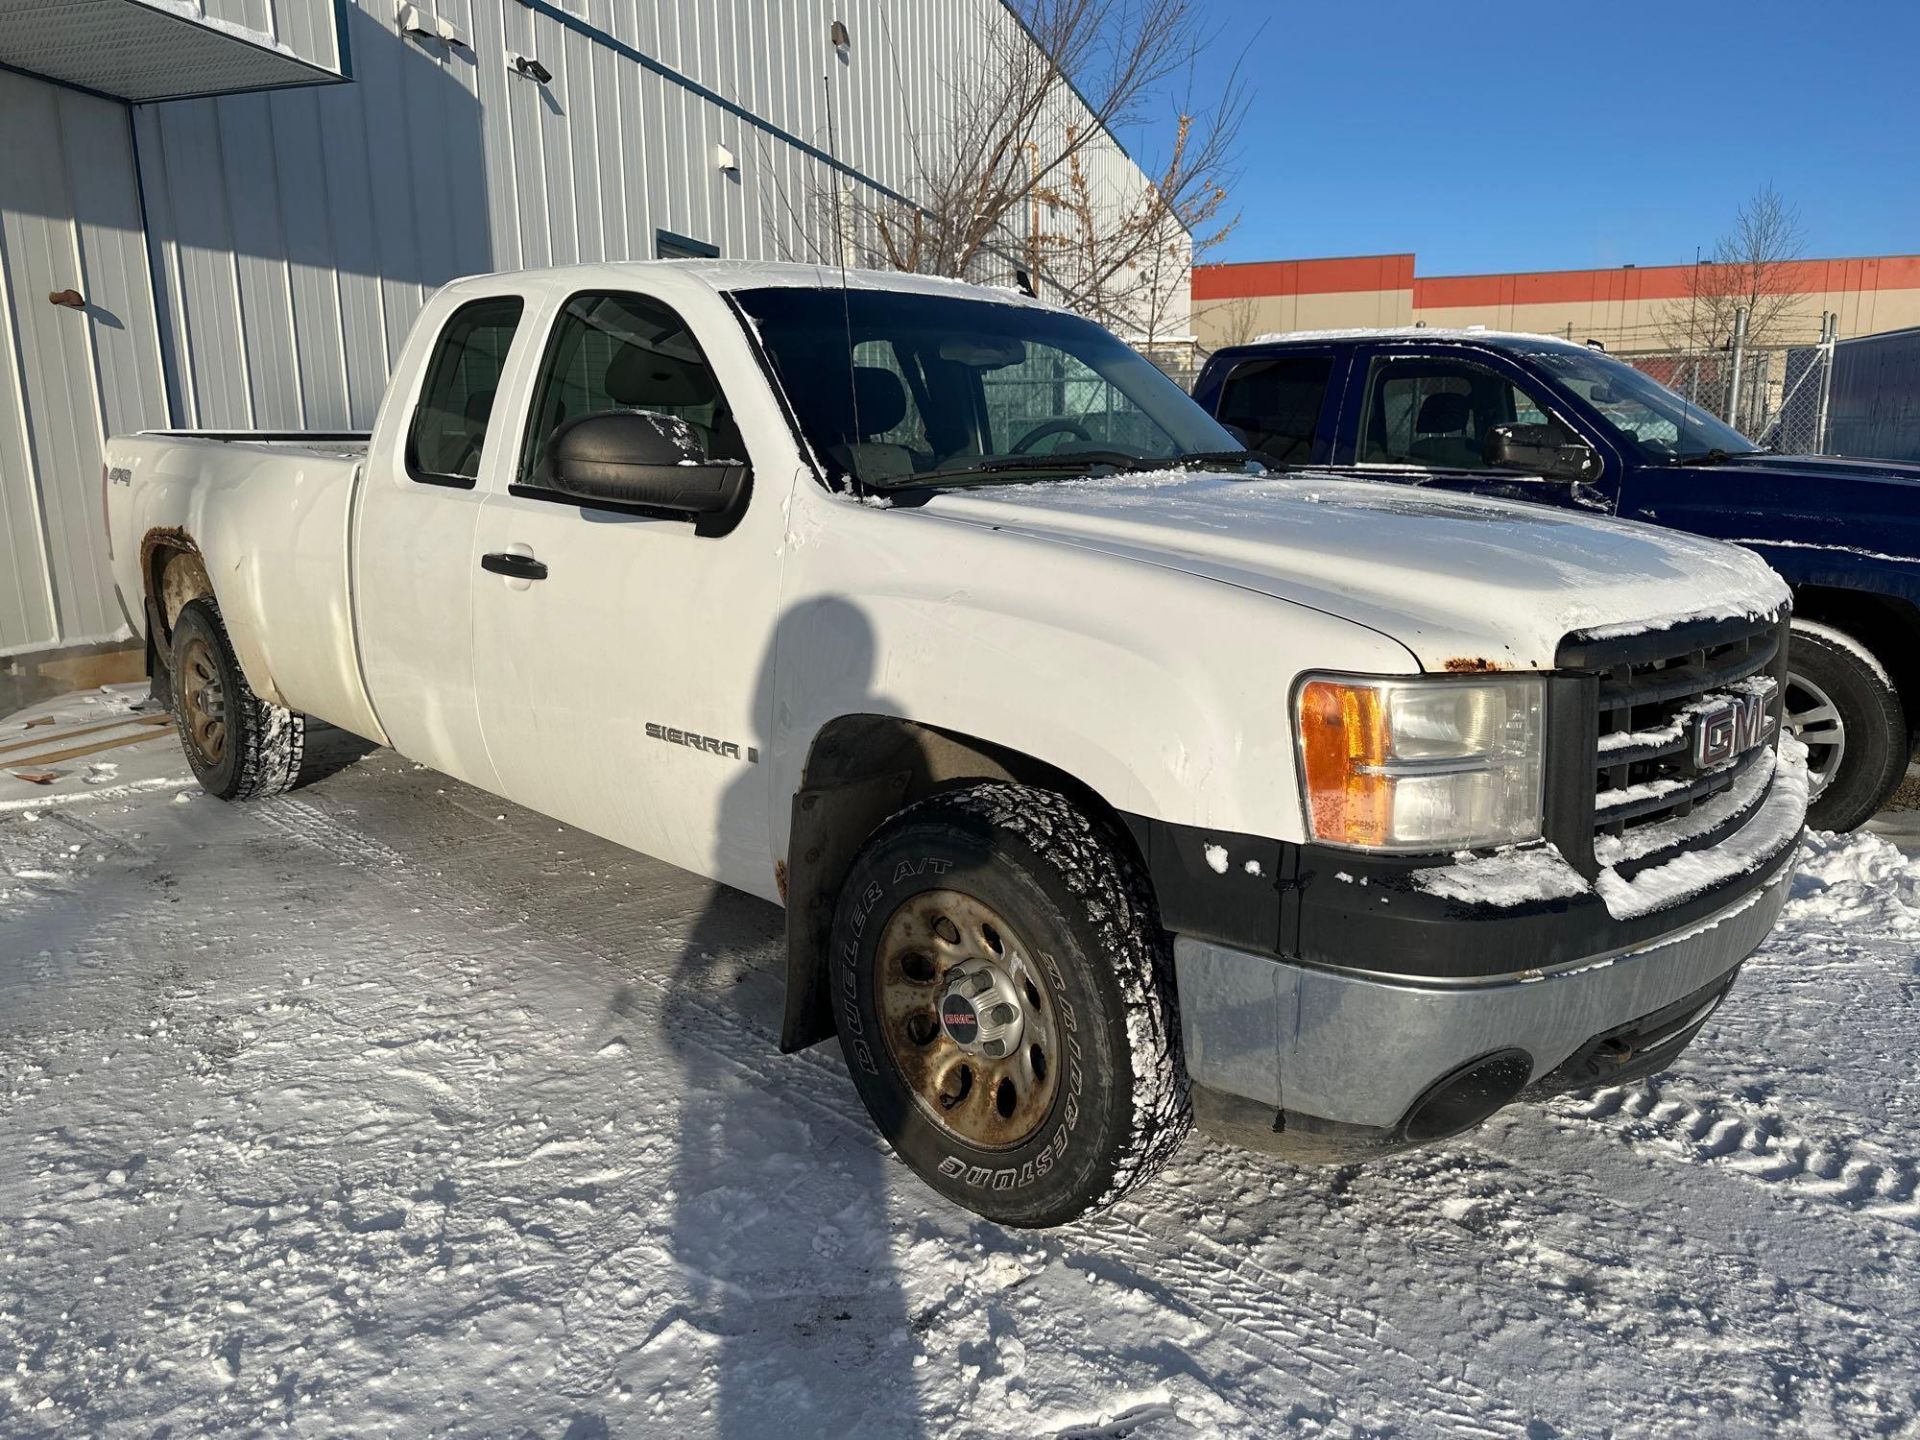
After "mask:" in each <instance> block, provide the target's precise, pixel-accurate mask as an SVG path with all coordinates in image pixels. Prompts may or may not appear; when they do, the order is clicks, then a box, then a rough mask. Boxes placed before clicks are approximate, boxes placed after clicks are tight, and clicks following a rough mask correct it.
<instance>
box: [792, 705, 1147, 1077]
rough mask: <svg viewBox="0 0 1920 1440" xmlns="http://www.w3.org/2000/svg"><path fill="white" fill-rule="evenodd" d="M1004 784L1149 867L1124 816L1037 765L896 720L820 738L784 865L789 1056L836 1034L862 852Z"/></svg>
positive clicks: (857, 719) (979, 742) (797, 802)
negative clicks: (915, 818) (846, 895)
mask: <svg viewBox="0 0 1920 1440" xmlns="http://www.w3.org/2000/svg"><path fill="white" fill-rule="evenodd" d="M994 780H998V781H1004V782H1010V783H1013V784H1019V785H1032V786H1036V787H1039V788H1042V789H1046V790H1052V791H1055V792H1057V793H1059V794H1062V795H1065V796H1066V797H1067V798H1068V799H1070V800H1072V801H1073V802H1074V803H1075V804H1076V805H1078V806H1080V807H1081V808H1082V809H1083V810H1084V811H1085V812H1086V813H1087V814H1088V815H1089V816H1090V817H1092V818H1093V820H1094V822H1095V823H1096V824H1098V825H1101V826H1102V827H1103V828H1105V829H1107V830H1108V831H1109V832H1111V834H1112V837H1113V838H1114V840H1115V841H1116V843H1118V844H1120V845H1122V846H1124V847H1126V849H1127V850H1128V852H1129V853H1131V854H1132V855H1133V856H1134V858H1135V859H1136V860H1138V859H1141V854H1140V849H1139V845H1138V843H1137V841H1136V839H1135V836H1134V834H1133V832H1132V830H1131V828H1130V825H1129V823H1128V821H1127V819H1126V817H1125V816H1124V815H1123V814H1122V812H1120V811H1119V810H1117V809H1116V808H1115V807H1114V806H1113V805H1112V804H1110V803H1109V802H1108V801H1107V800H1106V799H1105V798H1104V797H1103V796H1101V795H1099V794H1098V793H1097V792H1095V791H1094V790H1093V789H1092V788H1091V787H1089V786H1087V785H1086V784H1084V783H1083V782H1081V781H1080V780H1078V779H1076V778H1075V777H1074V776H1072V775H1070V774H1068V773H1067V772H1066V771H1064V770H1062V769H1060V768H1059V767H1057V766H1055V765H1052V764H1049V763H1048V762H1046V761H1044V760H1041V759H1038V758H1037V757H1035V756H1032V755H1028V754H1025V753H1023V752H1021V751H1018V750H1013V749H1010V748H1008V747H1006V746H1004V745H1000V744H997V743H995V742H993V741H989V740H983V739H981V738H979V737H977V736H973V735H966V734H962V733H960V732H958V731H953V730H947V729H942V728H939V727H937V726H932V725H924V724H921V723H919V722H917V721H913V720H904V719H901V718H899V717H898V716H893V715H841V716H839V717H837V718H835V719H834V720H832V721H829V722H828V723H827V724H826V725H825V726H823V727H822V728H821V729H820V730H819V731H818V732H817V733H816V734H815V736H814V739H813V743H812V744H811V745H810V746H809V747H808V751H807V763H806V769H805V771H804V772H803V776H802V780H801V784H800V787H799V789H797V790H796V791H795V792H794V795H793V814H792V823H791V828H790V830H789V832H788V838H787V855H786V858H785V859H783V860H781V861H779V862H777V864H776V866H775V873H776V876H777V878H778V883H779V886H780V891H781V896H782V898H783V899H784V900H785V901H786V907H787V967H786V969H787V975H786V1002H785V1011H784V1014H783V1016H782V1019H781V1026H780V1048H781V1050H782V1051H783V1052H792V1051H795V1050H800V1049H804V1048H805V1047H807V1046H809V1045H813V1044H816V1043H817V1042H819V1041H821V1040H826V1039H829V1038H831V1037H832V1036H833V1034H834V1022H833V1010H832V1002H831V996H830V994H829V986H828V964H827V959H828V946H829V944H830V941H831V936H832V930H833V916H834V911H835V909H836V908H837V906H838V904H839V900H840V889H841V886H842V884H843V883H844V882H845V880H846V877H847V873H848V871H849V870H850V869H851V868H852V865H853V860H854V857H855V855H857V854H858V853H859V850H860V847H861V846H862V845H864V844H865V843H866V841H867V838H868V837H869V836H871V835H872V834H873V832H874V831H875V830H877V829H879V828H880V826H881V825H883V824H884V823H886V821H887V819H888V818H889V817H890V816H892V815H894V814H896V813H898V812H899V811H900V810H902V809H904V808H905V807H906V806H908V805H911V804H913V803H914V802H915V801H918V800H923V799H925V798H926V797H927V796H929V795H933V794H937V793H939V792H940V791H942V790H948V789H953V788H957V787H959V786H963V785H969V784H978V783H980V782H982V781H994Z"/></svg>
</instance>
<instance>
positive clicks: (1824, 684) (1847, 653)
mask: <svg viewBox="0 0 1920 1440" xmlns="http://www.w3.org/2000/svg"><path fill="white" fill-rule="evenodd" d="M1786 722H1787V730H1788V731H1789V733H1791V734H1793V735H1794V736H1796V737H1797V738H1798V739H1799V740H1800V742H1801V744H1803V745H1805V746H1806V747H1807V780H1808V784H1809V789H1810V794H1811V797H1812V804H1811V805H1810V806H1808V809H1807V823H1808V824H1809V825H1811V826H1813V827H1814V828H1815V829H1816V830H1852V829H1855V828H1857V827H1858V826H1861V825H1864V824H1866V822H1867V821H1868V820H1871V819H1872V818H1873V816H1874V814H1875V813H1876V812H1877V811H1878V810H1879V809H1880V807H1881V806H1882V805H1883V804H1885V803H1886V800H1887V797H1888V796H1889V795H1891V794H1892V793H1893V792H1894V789H1895V787H1897V786H1898V785H1899V784H1900V777H1901V776H1902V775H1903V774H1904V773H1905V771H1906V766H1907V718H1906V712H1905V711H1904V709H1903V708H1902V706H1901V704H1900V692H1899V691H1897V690H1896V689H1894V687H1893V682H1892V681H1891V680H1889V679H1888V678H1887V674H1886V671H1885V669H1884V668H1883V667H1882V666H1881V665H1880V664H1879V662H1878V661H1877V660H1875V659H1874V658H1873V656H1872V655H1871V654H1870V653H1869V652H1868V651H1867V649H1866V648H1865V647H1864V646H1862V645H1861V644H1860V643H1859V642H1858V641H1856V640H1854V639H1853V638H1852V637H1850V636H1847V635H1843V634H1842V633H1841V632H1839V631H1838V630H1832V629H1829V628H1828V627H1827V626H1824V625H1819V624H1815V623H1813V622H1810V621H1803V620H1795V621H1794V622H1793V638H1792V643H1791V644H1790V645H1789V646H1788V648H1787V694H1786Z"/></svg>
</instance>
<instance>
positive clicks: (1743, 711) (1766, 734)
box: [1693, 680, 1775, 770]
mask: <svg viewBox="0 0 1920 1440" xmlns="http://www.w3.org/2000/svg"><path fill="white" fill-rule="evenodd" d="M1774 689H1775V686H1774V683H1773V682H1772V681H1771V680H1769V681H1768V682H1767V684H1766V686H1765V687H1764V688H1760V687H1756V688H1754V689H1752V690H1748V691H1745V692H1743V693H1741V694H1739V695H1734V696H1731V697H1729V698H1728V699H1726V700H1723V701H1722V702H1721V703H1719V704H1718V705H1715V706H1713V707H1711V708H1710V709H1706V710H1701V711H1699V712H1697V713H1696V714H1695V715H1694V717H1693V765H1694V768H1695V769H1696V770H1712V769H1714V768H1715V767H1717V766H1720V765H1725V764H1726V763H1727V762H1728V761H1730V760H1732V759H1734V758H1735V757H1737V756H1740V755H1744V754H1746V753H1747V751H1749V750H1752V749H1754V748H1755V747H1757V746H1760V745H1764V744H1766V743H1767V741H1768V740H1769V739H1770V738H1771V737H1772V735H1773V724H1774V722H1773V692H1774Z"/></svg>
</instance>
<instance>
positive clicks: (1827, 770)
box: [1786, 672, 1847, 796]
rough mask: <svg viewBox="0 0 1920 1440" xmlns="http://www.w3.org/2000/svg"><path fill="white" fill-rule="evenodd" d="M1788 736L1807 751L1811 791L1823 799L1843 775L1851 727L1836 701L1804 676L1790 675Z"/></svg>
mask: <svg viewBox="0 0 1920 1440" xmlns="http://www.w3.org/2000/svg"><path fill="white" fill-rule="evenodd" d="M1786 712H1787V733H1788V734H1789V735H1792V736H1793V737H1794V739H1796V740H1798V741H1799V742H1800V743H1801V744H1802V745H1805V746H1806V747H1807V790H1808V793H1809V794H1810V795H1815V796H1817V795H1819V794H1820V792H1821V791H1823V790H1825V789H1826V788H1827V787H1828V786H1829V785H1831V784H1832V783H1833V780H1834V776H1836V775H1837V774H1839V772H1840V762H1841V760H1842V759H1843V758H1844V757H1845V756H1846V753H1847V726H1846V722H1845V721H1844V720H1842V719H1841V718H1840V707H1839V706H1837V705H1835V704H1834V703H1833V697H1832V696H1831V695H1829V694H1827V692H1826V691H1825V690H1823V689H1821V688H1820V687H1819V686H1818V685H1816V684H1814V683H1813V682H1812V681H1811V680H1809V679H1807V677H1806V676H1804V675H1795V674H1792V673H1791V672H1789V673H1788V675H1787V698H1786Z"/></svg>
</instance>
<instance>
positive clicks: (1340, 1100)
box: [1174, 835, 1798, 1161]
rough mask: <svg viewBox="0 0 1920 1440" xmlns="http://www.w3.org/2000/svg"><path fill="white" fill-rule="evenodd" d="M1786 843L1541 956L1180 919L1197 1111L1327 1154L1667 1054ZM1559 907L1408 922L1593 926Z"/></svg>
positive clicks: (1207, 1120)
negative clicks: (1593, 941) (1555, 956)
mask: <svg viewBox="0 0 1920 1440" xmlns="http://www.w3.org/2000/svg"><path fill="white" fill-rule="evenodd" d="M1797 845H1798V840H1797V835H1796V838H1795V839H1793V840H1791V841H1789V842H1788V843H1786V844H1785V845H1783V846H1781V847H1780V849H1779V850H1778V851H1776V852H1775V853H1774V854H1773V855H1771V856H1770V857H1768V858H1767V860H1766V861H1765V862H1764V863H1763V864H1761V865H1760V866H1758V867H1756V868H1755V869H1754V870H1752V871H1750V872H1749V873H1747V874H1746V875H1743V876H1741V877H1740V878H1739V879H1738V880H1736V881H1731V882H1728V883H1727V884H1725V885H1722V886H1720V887H1718V888H1717V890H1716V891H1715V892H1714V893H1711V894H1708V895H1702V896H1699V897H1696V899H1695V901H1694V902H1693V903H1691V904H1688V905H1685V906H1683V907H1676V908H1677V910H1678V911H1679V912H1680V913H1669V914H1668V915H1666V916H1665V917H1647V919H1649V920H1653V921H1654V923H1655V924H1656V925H1657V924H1658V923H1659V918H1664V919H1665V921H1666V926H1665V928H1664V933H1659V934H1654V935H1648V934H1647V933H1646V927H1645V925H1644V924H1642V925H1637V926H1632V927H1621V926H1615V927H1613V929H1612V934H1613V935H1614V936H1616V937H1619V936H1620V935H1621V931H1622V930H1623V929H1624V930H1626V931H1627V937H1626V938H1627V943H1624V944H1620V945H1618V946H1617V947H1616V948H1611V949H1605V948H1602V949H1598V950H1597V951H1595V953H1590V954H1584V955H1578V956H1576V957H1575V958H1571V959H1562V960H1559V961H1557V962H1555V963H1552V964H1550V965H1546V966H1541V967H1539V968H1524V969H1523V968H1516V967H1513V966H1511V965H1509V966H1508V967H1507V968H1505V969H1504V970H1502V971H1500V972H1498V973H1477V974H1471V975H1464V974H1459V973H1436V972H1446V971H1458V970H1459V969H1460V968H1462V967H1460V966H1458V965H1433V964H1429V965H1425V966H1423V967H1422V968H1423V973H1420V974H1408V973H1392V971H1391V969H1390V968H1388V967H1390V966H1391V964H1392V960H1391V957H1390V956H1388V957H1383V956H1381V955H1380V954H1378V953H1377V952H1369V953H1365V954H1364V955H1354V956H1353V957H1352V962H1351V963H1350V964H1338V963H1334V964H1330V963H1327V960H1326V958H1325V957H1324V954H1323V955H1322V956H1319V957H1316V958H1315V959H1311V960H1307V959H1300V958H1295V957H1276V956H1275V955H1272V954H1260V953H1256V952H1253V951H1249V950H1246V949H1241V948H1236V947H1234V946H1231V945H1227V944H1223V943H1220V942H1219V941H1215V940H1208V939H1204V938H1200V937H1197V936H1193V935H1187V934H1182V935H1179V936H1178V937H1177V938H1176V940H1175V944H1174V959H1175V966H1176V970H1177V977H1178V986H1179V995H1180V1012H1181V1023H1182V1029H1183V1031H1184V1035H1185V1042H1184V1043H1185V1051H1186V1060H1187V1071H1188V1075H1189V1078H1190V1080H1191V1082H1192V1085H1193V1093H1194V1112H1195V1117H1196V1119H1197V1120H1198V1122H1199V1123H1200V1125H1201V1128H1203V1129H1205V1130H1208V1131H1209V1132H1211V1133H1214V1134H1216V1135H1219V1136H1220V1137H1221V1138H1224V1139H1228V1140H1231V1141H1233V1142H1235V1143H1238V1144H1241V1145H1246V1146H1251V1147H1253V1148H1256V1149H1261V1150H1266V1151H1269V1152H1272V1153H1277V1154H1282V1155H1285V1156H1287V1157H1288V1158H1291V1159H1297V1160H1306V1161H1338V1160H1347V1159H1353V1158H1357V1157H1361V1156H1365V1155H1368V1154H1380V1153H1384V1152H1388V1151H1392V1150H1397V1149H1403V1148H1406V1147H1407V1146H1410V1145H1416V1144H1421V1143H1425V1142H1428V1141H1432V1140H1437V1139H1440V1138H1442V1137H1443V1136H1445V1135H1449V1134H1454V1133H1457V1132H1459V1131H1461V1130H1465V1129H1469V1128H1471V1127H1472V1126H1473V1125H1476V1124H1478V1123H1480V1121H1482V1120H1484V1119H1485V1118H1486V1117H1487V1116H1488V1115H1490V1114H1492V1113H1493V1111H1495V1110H1497V1109H1499V1108H1500V1107H1501V1106H1502V1105H1504V1104H1506V1103H1508V1102H1509V1101H1511V1100H1513V1099H1515V1098H1518V1097H1519V1096H1521V1095H1522V1094H1523V1093H1526V1092H1531V1093H1535V1094H1538V1093H1545V1092H1551V1091H1554V1090H1565V1089H1573V1088H1578V1087H1581V1086H1585V1085H1599V1084H1609V1083H1619V1082H1623V1081H1626V1080H1630V1079H1633V1078H1637V1077H1639V1076H1642V1075H1646V1074H1650V1073H1653V1072H1654V1071H1655V1070H1658V1069H1664V1068H1665V1067H1666V1065H1667V1064H1669V1063H1670V1062H1671V1061H1672V1059H1673V1058H1674V1056H1676V1055H1677V1054H1679V1052H1680V1051H1681V1050H1682V1049H1684V1048H1685V1046H1686V1045H1687V1043H1688V1042H1689V1041H1690V1040H1691V1039H1692V1038H1693V1036H1694V1034H1695V1032H1696V1031H1697V1030H1698V1029H1699V1027H1700V1025H1701V1024H1702V1023H1703V1022H1704V1021H1705V1020H1706V1018H1707V1016H1708V1015H1710V1014H1711V1013H1712V1012H1713V1010H1714V1008H1715V1007H1716V1006H1717V1005H1718V1004H1719V1002H1720V1000H1721V999H1722V998H1723V997H1724V996H1725V995H1726V993H1727V991H1728V990H1729V989H1730V988H1731V986H1732V984H1733V981H1734V977H1735V975H1736V973H1737V972H1738V970H1739V967H1740V964H1741V962H1742V961H1744V960H1745V959H1746V958H1747V956H1748V955H1750V954H1751V953H1752V952H1753V951H1754V950H1755V949H1756V948H1757V947H1758V946H1759V945H1760V944H1761V942H1762V941H1764V940H1765V939H1766V937H1767V934H1768V932H1769V931H1770V930H1771V929H1772V928H1773V925H1774V922H1775V920H1776V919H1777V918H1778V917H1779V914H1780V909H1781V907H1782V905H1784V904H1785V902H1786V898H1787V893H1788V890H1789V888H1790V886H1789V884H1788V881H1789V878H1790V876H1791V875H1792V871H1793V866H1792V860H1793V856H1794V854H1795V851H1796V849H1797ZM1379 893H1380V892H1378V891H1374V892H1373V894H1374V895H1375V896H1378V895H1379ZM1389 893H1390V896H1391V897H1392V899H1401V898H1411V896H1410V895H1408V894H1407V893H1406V892H1389ZM1376 903H1378V902H1377V901H1376ZM1391 903H1392V901H1391V899H1390V900H1389V902H1388V907H1387V908H1390V907H1391ZM1595 903H1597V902H1595ZM1557 914H1558V917H1559V920H1560V924H1559V925H1558V926H1555V925H1553V924H1552V923H1551V919H1550V917H1549V916H1547V915H1534V916H1531V917H1522V916H1518V915H1513V914H1511V913H1509V912H1505V911H1501V910H1499V909H1497V908H1496V907H1490V906H1472V905H1457V904H1456V905H1454V906H1453V907H1452V910H1451V913H1450V915H1449V916H1448V917H1447V924H1445V925H1444V926H1441V925H1436V924H1434V923H1433V922H1434V921H1435V920H1437V919H1438V918H1439V917H1436V916H1429V917H1425V918H1424V921H1423V922H1421V923H1416V924H1414V925H1413V926H1412V928H1410V930H1409V932H1408V933H1409V935H1411V936H1425V937H1437V936H1438V935H1440V934H1443V933H1449V932H1450V941H1449V943H1448V944H1447V946H1446V950H1447V951H1448V952H1449V953H1450V954H1451V953H1454V952H1456V951H1457V950H1458V949H1459V947H1460V944H1461V943H1464V944H1465V945H1466V946H1467V947H1468V948H1471V947H1472V946H1473V943H1474V942H1473V939H1472V937H1473V936H1474V934H1475V933H1476V932H1480V931H1484V938H1485V940H1486V942H1487V945H1486V948H1487V949H1488V950H1491V951H1493V952H1495V953H1499V952H1502V951H1504V950H1505V949H1506V948H1507V947H1506V946H1505V944H1504V943H1503V940H1502V937H1501V936H1500V933H1499V932H1501V931H1502V930H1503V929H1505V928H1506V927H1507V926H1520V925H1524V927H1525V933H1527V934H1538V933H1539V931H1540V928H1541V925H1542V922H1547V928H1549V929H1560V930H1561V931H1562V934H1561V935H1560V936H1559V937H1557V938H1560V939H1562V940H1563V941H1564V939H1565V935H1566V932H1567V931H1569V930H1571V931H1573V932H1574V933H1579V934H1586V935H1589V936H1590V935H1593V934H1595V933H1605V931H1604V928H1601V929H1598V930H1597V929H1596V927H1595V923H1594V922H1595V917H1594V915H1593V912H1592V907H1591V906H1590V905H1588V906H1581V905H1565V904H1563V905H1562V906H1561V907H1560V908H1559V910H1558V911H1557ZM1600 918H1601V919H1602V920H1604V918H1605V917H1604V913H1603V914H1602V916H1601V917H1600ZM1476 922H1479V923H1476ZM1360 928H1363V927H1356V929H1360ZM1459 937H1465V938H1464V942H1462V941H1461V940H1460V939H1459ZM1544 948H1547V949H1549V950H1552V949H1557V948H1558V949H1562V953H1564V949H1563V947H1560V946H1548V947H1544Z"/></svg>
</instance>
